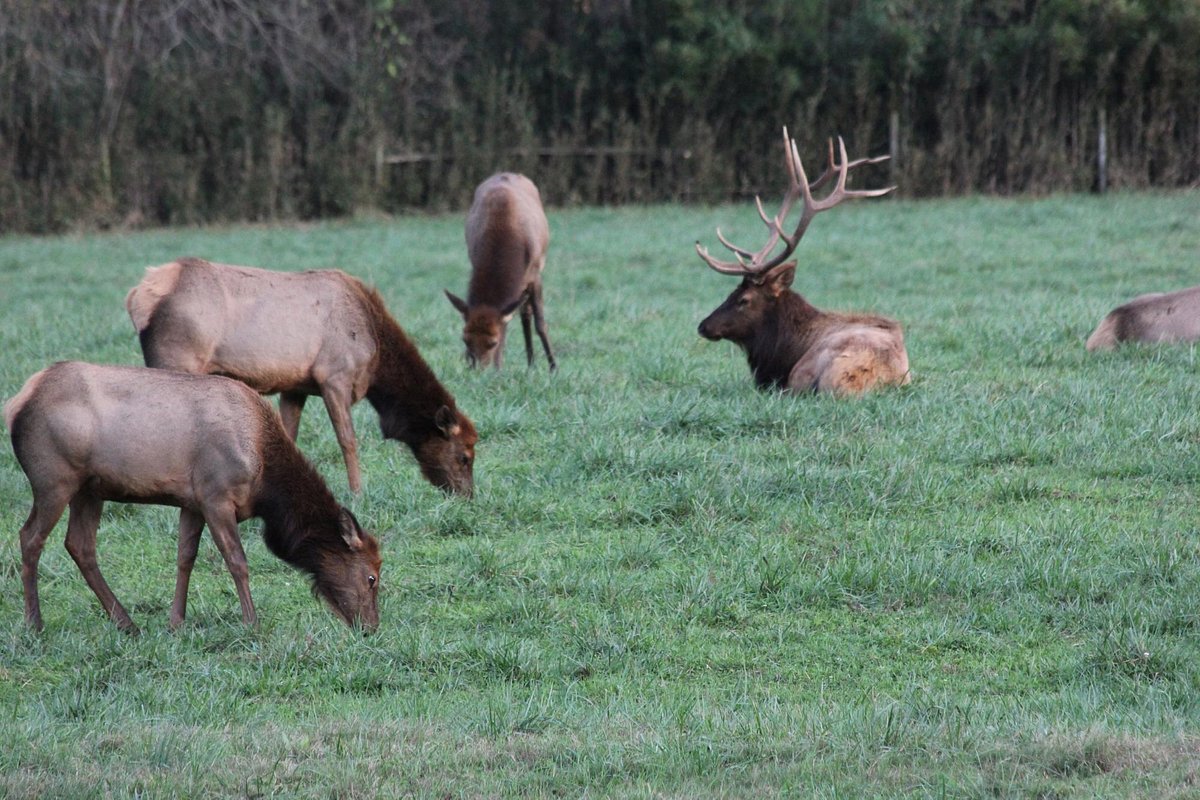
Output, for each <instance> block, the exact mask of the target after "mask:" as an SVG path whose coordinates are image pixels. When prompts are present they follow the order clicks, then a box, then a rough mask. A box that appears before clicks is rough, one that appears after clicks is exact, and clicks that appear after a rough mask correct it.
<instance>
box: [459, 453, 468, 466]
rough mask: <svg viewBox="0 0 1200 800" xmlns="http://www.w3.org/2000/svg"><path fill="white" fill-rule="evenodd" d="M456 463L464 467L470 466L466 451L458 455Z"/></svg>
mask: <svg viewBox="0 0 1200 800" xmlns="http://www.w3.org/2000/svg"><path fill="white" fill-rule="evenodd" d="M458 463H460V464H462V465H463V466H464V467H469V466H471V457H470V456H469V455H467V454H466V453H463V454H462V455H461V456H459V457H458Z"/></svg>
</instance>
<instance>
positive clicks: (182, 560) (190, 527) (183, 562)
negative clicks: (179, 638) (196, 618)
mask: <svg viewBox="0 0 1200 800" xmlns="http://www.w3.org/2000/svg"><path fill="white" fill-rule="evenodd" d="M203 530H204V517H203V516H201V515H200V514H197V513H196V512H195V511H189V510H187V509H186V508H181V509H179V552H178V555H177V556H176V558H175V568H176V572H175V599H174V600H172V601H171V621H170V625H171V629H172V630H175V629H177V628H178V627H179V626H180V625H182V624H183V619H184V617H185V616H187V594H188V584H189V583H190V582H191V579H192V567H194V566H195V565H196V553H197V552H198V551H199V549H200V533H201V531H203Z"/></svg>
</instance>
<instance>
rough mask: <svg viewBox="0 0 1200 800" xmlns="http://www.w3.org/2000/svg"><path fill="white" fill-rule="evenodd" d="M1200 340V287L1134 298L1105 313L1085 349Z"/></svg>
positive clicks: (1107, 348)
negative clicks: (1126, 343) (1127, 343)
mask: <svg viewBox="0 0 1200 800" xmlns="http://www.w3.org/2000/svg"><path fill="white" fill-rule="evenodd" d="M1195 341H1200V286H1192V287H1190V288H1188V289H1180V290H1179V291H1177V292H1155V293H1151V294H1143V295H1140V296H1139V297H1135V298H1134V299H1132V300H1130V301H1129V302H1128V303H1125V304H1124V305H1122V306H1118V307H1117V308H1114V309H1113V310H1112V311H1110V312H1109V313H1108V316H1106V317H1105V318H1104V319H1103V320H1101V321H1100V324H1099V325H1098V326H1097V327H1096V330H1094V331H1093V332H1092V335H1091V336H1089V337H1088V340H1087V349H1088V350H1111V349H1112V348H1114V347H1116V346H1117V345H1118V344H1120V343H1121V342H1195Z"/></svg>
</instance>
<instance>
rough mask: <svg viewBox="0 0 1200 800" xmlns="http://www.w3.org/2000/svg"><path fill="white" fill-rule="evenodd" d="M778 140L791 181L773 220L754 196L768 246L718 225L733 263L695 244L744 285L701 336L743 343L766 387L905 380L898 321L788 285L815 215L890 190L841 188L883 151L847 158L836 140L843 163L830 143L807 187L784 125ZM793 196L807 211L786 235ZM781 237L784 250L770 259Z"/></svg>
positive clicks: (861, 388) (846, 389)
mask: <svg viewBox="0 0 1200 800" xmlns="http://www.w3.org/2000/svg"><path fill="white" fill-rule="evenodd" d="M783 144H784V151H785V160H786V162H787V169H788V174H789V176H790V185H789V188H788V191H787V194H786V195H785V196H784V199H783V204H782V206H781V207H780V209H779V213H778V214H776V215H775V218H774V219H770V218H768V217H767V214H766V212H765V211H763V206H762V201H761V200H758V199H757V198H755V200H756V202H757V204H758V213H759V216H761V217H762V220H763V222H765V223H766V224H767V227H768V228H770V229H771V235H770V237H769V238H768V240H767V243H766V244H765V245H763V247H762V248H760V249H759V250H758V251H757V252H753V253H752V252H750V251H749V250H743V249H742V248H740V247H736V246H734V245H732V244H730V243H729V242H728V241H727V240H726V239H725V237H724V236H722V235H721V231H720V230H718V231H717V238H718V239H720V241H721V243H722V244H723V245H725V246H726V247H727V248H729V249H730V250H732V251H733V253H734V256H735V258H736V259H737V260H736V261H718V260H717V259H715V258H713V257H712V256H710V255H709V254H708V250H706V249H705V248H703V247H701V246H700V243H699V242H697V243H696V252H697V253H699V255H700V257H701V258H702V259H704V262H705V263H706V264H708V265H709V266H710V267H712V268H713V269H715V270H716V271H717V272H720V273H722V274H725V275H738V276H741V277H742V283H741V285H740V286H738V288H737V289H735V290H734V291H733V293H732V294H730V295H729V297H727V298H726V299H725V302H724V303H722V304H721V305H720V306H718V307H717V309H716V310H715V311H713V312H712V313H711V314H709V315H708V317H706V318H705V320H704V321H703V322H701V323H700V328H699V333H700V335H701V336H703V337H704V338H706V339H710V340H712V341H717V340H720V339H729V340H731V341H733V342H734V343H736V344H737V345H738V346H740V347H741V348H742V349H743V350H744V351H745V353H746V357H747V359H748V360H749V362H750V370H751V372H752V373H753V374H754V381H755V383H756V384H757V385H758V387H759V388H763V389H765V388H768V387H776V388H781V389H786V390H788V391H791V392H796V393H803V392H832V393H834V394H839V395H859V394H862V393H863V392H866V391H868V390H869V389H871V388H872V387H874V386H877V385H886V384H906V383H908V382H909V380H910V378H909V372H908V353H907V352H906V351H905V349H904V333H903V332H902V331H901V329H900V325H899V323H897V322H895V321H893V320H890V319H888V318H886V317H880V316H876V315H874V314H844V313H840V312H835V311H822V310H820V309H818V308H815V307H814V306H812V305H811V304H809V302H808V301H807V300H805V299H804V298H803V297H801V296H800V295H799V294H797V293H796V292H793V291H791V289H790V288H789V287H790V286H791V285H792V278H793V276H794V275H795V272H796V262H795V261H789V262H786V263H784V259H786V258H787V257H788V256H790V255H791V254H792V251H794V250H795V249H796V245H797V244H799V243H800V239H801V237H802V236H804V232H805V230H807V229H808V225H809V223H811V222H812V219H813V217H815V216H816V215H817V214H818V213H820V212H822V211H826V210H828V209H830V208H833V207H834V206H836V205H837V204H838V203H841V202H842V201H843V200H845V199H847V198H854V197H877V196H879V195H882V194H886V193H887V192H890V191H891V190H892V189H893V188H895V187H889V188H887V189H867V190H857V191H852V190H848V189H847V188H846V175H847V173H848V172H849V171H850V170H851V169H852V168H853V167H856V166H858V165H860V164H873V163H877V162H879V161H882V160H884V159H885V158H886V156H882V157H878V158H871V159H865V158H864V159H859V160H857V161H853V162H850V161H848V160H847V157H846V145H845V143H844V142H843V141H842V140H841V137H839V138H838V147H839V149H840V157H841V163H840V164H838V163H836V162H835V161H834V156H833V142H832V141H831V142H830V143H829V167H828V168H827V169H826V171H825V173H824V174H823V175H822V176H821V177H820V178H818V179H817V180H816V181H814V182H813V183H812V185H811V186H810V185H809V182H808V178H807V177H806V176H805V174H804V167H803V165H801V163H800V154H799V152H798V151H797V150H796V143H795V141H793V140H791V139H790V138H788V133H787V129H786V128H784V131H783ZM835 175H836V178H837V181H836V183H835V186H834V188H833V190H832V191H831V192H830V193H829V195H828V196H826V197H825V198H823V199H821V200H814V199H813V196H812V190H813V189H816V188H818V187H820V186H821V185H822V184H824V183H825V182H826V181H828V180H829V179H830V178H831V177H833V176H835ZM797 198H802V199H803V202H804V210H803V211H802V212H801V214H800V220H799V222H798V223H797V224H796V228H795V230H793V231H792V233H791V234H790V235H789V234H787V233H784V231H783V223H784V220H785V219H786V217H787V215H788V212H789V211H790V210H791V207H792V204H793V203H794V202H795V201H796V200H797ZM781 238H782V239H783V241H784V250H783V251H782V252H781V253H778V254H776V255H774V256H772V255H771V251H772V250H774V249H775V246H776V244H777V243H778V242H779V240H780V239H781Z"/></svg>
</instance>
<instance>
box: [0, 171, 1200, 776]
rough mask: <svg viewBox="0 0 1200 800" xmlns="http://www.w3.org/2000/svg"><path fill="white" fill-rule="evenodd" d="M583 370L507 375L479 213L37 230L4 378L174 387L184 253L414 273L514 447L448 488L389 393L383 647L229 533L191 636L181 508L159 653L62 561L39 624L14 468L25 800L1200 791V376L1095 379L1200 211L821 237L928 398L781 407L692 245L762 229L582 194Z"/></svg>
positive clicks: (6, 745)
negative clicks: (496, 361)
mask: <svg viewBox="0 0 1200 800" xmlns="http://www.w3.org/2000/svg"><path fill="white" fill-rule="evenodd" d="M550 217H551V227H552V230H553V240H552V243H551V249H550V259H549V262H548V267H547V272H546V292H547V301H546V307H547V319H548V322H549V325H550V337H551V340H552V342H553V343H554V345H555V347H556V352H557V355H558V356H559V361H560V369H559V372H558V373H557V374H555V375H553V376H550V375H548V374H547V372H546V370H545V366H544V364H545V362H544V361H542V360H541V358H540V352H539V360H538V363H537V366H536V368H535V369H533V370H526V368H525V367H524V363H523V360H524V355H523V351H522V345H521V341H520V327H519V325H516V324H514V325H513V327H512V328H511V330H510V334H511V337H510V340H509V347H508V351H507V359H506V366H505V368H504V370H503V371H501V372H499V373H495V372H483V373H480V372H471V371H469V370H468V369H467V368H466V365H465V362H464V359H463V356H462V352H461V349H462V346H461V343H460V340H459V328H460V321H459V318H458V316H457V314H456V313H455V312H454V311H453V309H452V308H451V307H450V305H449V303H447V302H446V300H445V299H444V298H443V297H442V295H441V290H442V288H443V287H447V288H450V289H452V290H454V291H457V292H461V291H462V290H463V289H464V288H465V286H466V279H467V269H468V267H467V262H466V256H465V247H464V245H463V243H462V218H461V216H458V215H454V216H446V217H421V216H414V217H410V218H403V219H394V220H362V221H354V222H347V223H333V224H321V225H313V226H292V227H237V228H221V229H203V230H194V229H193V230H170V231H156V232H146V233H135V234H101V235H86V236H74V237H63V238H52V239H28V238H2V239H0V343H2V347H0V395H2V396H4V397H8V396H11V395H12V394H13V393H15V392H16V390H17V389H18V388H19V387H20V386H21V384H22V382H23V381H24V379H25V378H26V377H28V376H29V375H30V374H32V373H33V372H35V371H36V370H38V369H40V368H42V367H43V366H45V365H47V364H48V363H50V362H52V361H55V360H59V359H66V358H79V359H87V360H93V361H101V362H117V363H126V364H136V363H140V353H139V351H138V348H137V341H136V337H135V336H134V334H133V329H132V327H131V325H130V323H129V320H128V319H127V317H126V315H125V311H124V307H123V299H124V295H125V292H126V291H127V290H128V289H129V288H130V287H131V286H132V285H133V284H134V283H136V282H137V281H138V280H139V279H140V277H141V275H142V270H143V268H144V267H145V266H147V265H152V264H158V263H162V262H164V261H168V260H170V259H172V258H176V257H178V256H182V255H198V256H203V257H207V258H211V259H214V260H222V261H226V262H231V263H243V264H253V265H258V266H270V267H276V268H279V269H289V270H290V269H301V268H307V267H327V266H340V267H342V268H344V269H346V270H348V271H350V272H352V273H354V274H355V275H358V276H360V277H362V278H363V279H365V280H366V281H368V282H370V283H373V284H375V285H377V286H378V287H379V288H380V290H381V292H382V294H383V296H384V298H385V300H386V301H387V303H388V305H389V307H390V308H391V309H392V311H393V313H394V315H395V316H396V318H397V319H398V320H399V322H400V323H401V324H402V325H403V326H404V327H405V329H406V330H408V331H409V333H410V334H411V335H412V336H413V337H414V338H415V339H416V340H417V342H418V344H419V345H420V347H421V349H422V352H423V353H424V355H425V356H426V358H427V360H428V361H429V362H430V364H431V365H432V366H433V368H434V369H435V371H436V372H437V373H438V374H439V376H440V377H441V378H442V380H443V382H444V383H445V384H446V385H447V386H448V388H450V390H451V391H452V392H453V393H454V394H455V396H456V398H457V399H458V402H459V404H460V406H461V407H462V408H463V410H464V411H466V413H467V414H468V415H470V416H471V417H472V418H473V419H474V420H475V422H476V424H477V425H478V427H479V430H480V434H481V441H480V444H479V449H478V460H477V464H476V489H477V491H476V496H475V499H474V500H472V501H470V502H466V501H462V500H459V499H452V498H448V497H446V496H443V495H442V494H441V493H440V492H438V491H437V490H435V489H433V488H432V487H430V486H429V485H428V484H426V483H425V482H423V481H422V480H421V479H420V477H419V475H418V473H417V469H416V466H415V464H414V462H413V460H412V458H411V456H410V455H409V454H408V452H407V450H405V449H403V448H402V447H400V446H398V445H396V444H395V443H393V442H386V443H385V442H383V441H382V440H381V438H380V436H379V432H378V427H377V423H376V418H375V415H374V412H373V411H372V410H371V409H370V407H369V405H368V404H366V403H362V404H360V405H359V406H358V407H356V409H355V424H356V428H357V430H358V433H359V441H360V449H361V454H362V458H363V469H364V491H363V492H362V494H361V495H360V496H358V497H354V498H349V497H348V493H347V489H346V479H345V471H344V469H343V466H342V461H341V456H340V452H339V451H338V449H337V446H336V443H335V441H334V438H333V433H332V430H331V427H330V425H329V422H328V420H327V418H326V416H325V414H324V410H323V408H321V406H320V404H316V405H314V404H309V406H308V410H307V412H306V414H305V418H304V424H303V426H302V428H301V432H300V445H301V448H302V449H303V450H304V451H305V452H306V453H307V454H308V455H309V456H310V457H311V458H312V459H313V460H314V462H315V463H316V464H317V466H318V468H319V469H320V470H321V472H322V473H323V474H324V475H325V476H326V477H327V479H328V480H329V482H330V485H331V486H332V488H333V489H334V492H335V493H336V494H338V495H339V496H341V497H346V498H347V502H349V503H350V505H351V506H352V508H353V509H354V510H355V512H356V513H357V514H358V515H359V517H360V519H361V520H362V521H363V523H364V525H366V526H367V527H369V528H371V529H372V530H373V531H374V532H375V533H377V534H378V535H379V536H380V537H381V538H382V540H383V543H384V553H385V556H384V558H385V561H384V568H383V586H384V589H383V593H382V594H381V613H382V617H383V620H382V625H381V629H380V632H379V633H378V634H376V635H374V636H371V637H365V638H364V637H361V636H358V635H356V634H354V633H352V632H351V631H349V630H348V629H346V628H345V627H344V626H343V625H342V624H341V623H339V622H338V621H337V620H336V619H335V618H334V617H333V616H332V615H331V614H330V613H328V612H327V611H326V610H325V609H324V608H322V607H320V606H319V605H318V604H317V603H316V601H314V600H313V598H312V597H311V595H310V593H309V590H308V586H307V582H306V580H305V579H304V578H303V577H302V576H301V575H299V574H298V573H296V572H294V571H292V570H291V569H290V568H288V567H287V566H286V565H284V564H283V563H282V562H280V561H278V560H276V559H275V558H274V557H272V556H271V555H270V554H269V553H268V552H267V551H266V548H265V547H264V545H263V544H262V541H261V539H260V537H259V536H258V533H257V523H256V522H248V523H245V524H244V525H243V526H242V532H243V537H244V540H245V543H246V549H247V552H248V556H249V559H250V576H251V589H252V591H253V593H254V597H255V601H256V603H257V606H258V612H259V616H260V618H261V620H262V625H261V628H260V629H258V630H250V629H246V628H244V627H243V626H242V625H241V622H240V619H241V617H240V613H239V610H238V605H237V600H236V595H235V594H234V591H233V583H232V581H231V580H230V578H229V575H228V573H227V572H226V570H225V567H224V564H223V562H222V561H221V559H220V557H219V555H218V554H217V552H216V548H215V547H213V546H212V544H211V542H210V541H209V540H208V539H207V536H206V537H205V541H204V542H203V544H202V546H201V551H200V560H199V562H198V563H197V568H196V573H195V576H194V577H193V582H192V591H191V603H190V605H189V619H188V623H187V624H186V626H185V627H184V629H183V630H182V631H180V632H178V633H175V634H172V633H170V632H168V630H167V609H168V606H169V603H170V598H171V592H172V590H173V586H174V565H175V530H174V528H175V520H176V512H175V511H174V510H173V509H165V508H159V507H144V506H120V505H114V504H109V505H108V506H107V507H106V514H105V518H104V521H103V522H102V523H101V529H100V564H101V568H102V569H103V570H104V572H105V574H106V576H107V577H108V579H109V582H110V583H111V584H112V585H113V588H114V590H115V591H116V593H117V595H118V596H119V597H120V598H121V599H122V601H124V603H125V605H126V606H127V607H128V608H129V610H130V613H131V614H132V615H133V616H134V619H135V620H136V622H137V623H138V624H139V625H140V626H141V627H142V630H143V635H142V636H141V637H140V638H128V637H125V636H123V635H121V634H119V633H118V632H117V631H116V630H115V628H114V626H113V625H112V624H111V623H110V622H109V621H108V620H107V618H106V617H105V616H104V615H103V613H102V612H101V610H100V608H99V606H98V604H97V602H96V600H95V598H94V597H93V595H92V593H91V592H90V591H89V590H88V588H87V586H86V585H85V584H84V582H83V579H82V577H81V576H80V575H79V572H78V570H77V569H76V568H75V565H74V563H73V562H72V561H71V560H70V558H69V556H68V555H67V554H66V552H65V550H64V549H63V547H62V542H63V528H64V525H65V523H60V527H59V529H58V530H57V531H56V533H55V534H54V535H53V536H52V537H51V539H50V543H49V545H48V546H47V549H46V553H45V555H44V556H43V558H42V562H41V572H40V574H41V580H42V584H41V586H42V593H41V597H42V611H43V614H44V616H45V620H46V630H45V632H44V633H43V634H41V635H35V634H33V633H30V632H29V631H28V630H26V628H25V626H24V623H23V619H22V600H21V585H20V553H19V547H18V542H17V531H18V529H19V528H20V525H21V523H22V522H23V521H24V519H25V515H26V513H27V512H28V508H29V490H28V486H27V484H26V482H25V478H24V476H23V475H22V473H21V471H20V469H19V467H18V466H17V464H16V461H15V459H14V458H13V456H12V453H11V449H10V448H9V447H8V446H7V445H6V446H5V447H4V448H3V450H2V451H0V529H2V530H3V536H2V537H0V741H2V742H3V745H2V746H0V796H8V797H43V798H47V797H64V798H65V797H70V798H87V797H132V796H138V797H210V796H245V797H322V798H331V797H337V798H349V797H372V796H387V797H398V796H409V795H411V796H416V797H439V798H441V797H479V796H485V797H489V796H512V795H522V796H552V795H553V796H567V797H578V796H588V797H598V796H606V797H607V796H616V797H680V798H683V797H699V796H712V797H745V798H758V797H764V796H795V797H828V798H832V797H845V798H856V797H867V796H892V797H943V796H944V797H1027V796H1038V797H1047V798H1051V797H1053V798H1066V797H1072V798H1074V797H1078V798H1090V797H1097V796H1104V797H1196V796H1200V537H1198V528H1200V519H1198V517H1197V510H1196V508H1197V506H1196V502H1195V500H1196V490H1197V482H1198V480H1200V416H1198V414H1197V409H1198V407H1200V380H1198V379H1200V364H1198V363H1197V352H1196V349H1195V348H1194V347H1190V346H1176V347H1129V348H1125V349H1123V350H1121V351H1119V352H1116V353H1114V354H1108V355H1102V356H1091V355H1089V354H1087V353H1086V352H1085V350H1084V348H1083V340H1084V338H1085V337H1086V336H1087V334H1088V333H1089V332H1090V331H1091V329H1092V328H1093V327H1094V326H1095V324H1096V323H1097V322H1098V321H1099V320H1100V318H1101V317H1102V316H1103V315H1104V314H1105V313H1107V312H1108V311H1109V310H1110V309H1111V308H1112V307H1114V306H1115V305H1118V304H1119V303H1120V302H1123V301H1124V300H1126V299H1129V298H1130V297H1132V296H1134V295H1135V294H1140V293H1142V292H1146V291H1153V290H1166V289H1174V288H1181V287H1184V286H1188V285H1192V284H1196V283H1200V194H1197V193H1195V192H1192V193H1179V194H1112V195H1109V196H1105V197H1051V198H1047V199H1038V200H1002V199H963V200H953V201H929V202H907V201H871V202H867V201H864V202H859V203H853V204H848V205H847V206H845V207H843V208H840V209H838V210H837V211H836V212H834V213H831V214H828V215H823V216H822V217H821V218H820V219H819V220H818V221H817V222H816V223H815V224H814V226H813V228H812V230H811V231H810V232H809V234H808V236H807V238H806V241H805V242H804V244H802V245H801V248H800V251H801V252H800V255H801V256H802V264H801V268H800V270H799V271H798V276H797V280H796V288H797V289H798V290H799V291H801V292H803V293H804V294H805V295H806V296H807V297H808V298H809V299H810V300H811V301H812V302H814V303H815V304H817V305H819V306H823V307H829V308H839V309H843V310H872V311H877V312H880V313H885V314H888V315H890V316H893V317H895V318H897V319H899V320H900V321H902V322H903V323H904V325H905V330H906V336H907V342H908V351H909V355H910V359H911V362H912V366H913V372H914V380H913V383H912V385H911V386H909V387H906V388H903V389H897V390H891V391H886V392H883V393H880V394H877V395H874V396H870V397H867V398H865V399H863V400H860V401H839V400H834V399H828V398H792V397H785V396H780V395H775V394H764V393H761V392H758V391H756V390H755V389H754V387H753V383H752V381H751V378H750V374H749V370H748V369H747V367H746V364H745V361H744V359H743V357H742V356H741V354H740V353H739V352H737V351H736V349H735V348H734V347H733V346H732V345H730V344H728V343H716V344H714V343H710V342H706V341H704V340H702V339H701V338H700V337H698V336H697V335H696V325H697V323H698V322H699V320H700V319H701V318H702V317H703V316H704V315H705V314H706V313H707V312H708V311H709V310H710V309H711V308H713V307H715V306H716V305H717V304H718V303H719V302H720V301H721V300H722V299H723V298H724V296H725V295H726V294H727V293H728V292H729V291H730V290H731V289H732V288H733V286H734V285H735V283H736V282H735V281H734V280H733V279H730V278H726V277H723V276H720V275H717V274H716V273H713V272H712V271H710V270H709V269H708V268H707V267H705V266H704V265H703V264H702V263H701V262H700V260H699V259H698V258H696V256H695V254H694V253H693V252H692V249H691V247H692V242H693V241H694V240H696V239H698V238H699V239H701V240H702V241H703V242H705V243H706V244H708V245H709V246H710V247H713V248H714V249H715V248H716V247H717V245H716V240H715V236H714V234H713V230H714V228H715V227H716V226H718V225H720V226H721V228H722V230H723V231H725V232H727V233H728V234H729V235H730V237H731V238H734V239H735V240H737V241H744V242H748V243H749V242H754V241H758V240H759V238H760V236H761V225H760V223H759V222H758V220H757V217H756V216H755V214H754V212H753V210H752V208H751V207H749V206H737V207H733V206H729V207H721V208H715V209H697V208H676V207H651V208H622V209H585V210H571V211H559V212H554V211H552V212H551V214H550Z"/></svg>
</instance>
